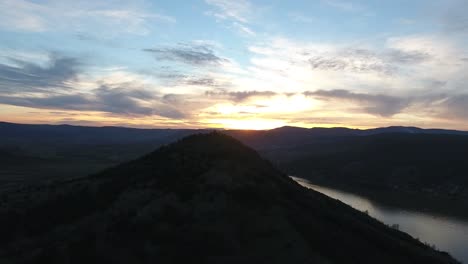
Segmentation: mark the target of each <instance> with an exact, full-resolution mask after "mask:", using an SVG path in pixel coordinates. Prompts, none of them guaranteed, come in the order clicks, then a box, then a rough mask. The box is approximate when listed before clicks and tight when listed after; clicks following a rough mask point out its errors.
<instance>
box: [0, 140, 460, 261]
mask: <svg viewBox="0 0 468 264" xmlns="http://www.w3.org/2000/svg"><path fill="white" fill-rule="evenodd" d="M0 208H1V209H0V221H1V223H0V230H1V233H2V236H1V238H0V245H1V248H2V250H1V251H0V260H2V261H4V262H5V261H6V262H7V263H8V262H9V261H12V262H14V263H154V262H159V263H187V262H193V261H197V262H200V263H220V262H221V263H457V262H456V261H455V260H453V259H452V258H451V257H450V256H448V254H445V253H440V252H437V251H435V250H434V249H432V248H431V247H429V246H427V245H424V244H423V243H421V242H419V241H417V240H415V239H413V238H411V237H410V236H409V235H407V234H405V233H402V232H400V231H398V230H395V229H392V228H390V227H387V226H386V225H384V224H382V223H380V222H378V221H377V220H375V219H372V218H371V217H369V216H368V215H366V214H365V213H362V212H359V211H356V210H354V209H352V208H351V207H349V206H347V205H345V204H343V203H341V202H339V201H337V200H333V199H331V198H328V197H326V196H325V195H322V194H320V193H317V192H315V191H312V190H308V189H305V188H303V187H301V186H300V185H298V184H297V183H295V182H294V181H293V180H291V179H290V178H289V177H288V176H287V175H286V174H284V173H282V172H280V171H279V170H277V169H276V168H275V167H274V166H272V164H271V163H270V162H268V161H266V160H264V159H263V158H261V156H260V155H259V154H257V153H256V152H255V151H254V150H252V149H250V148H249V147H247V146H245V145H243V144H241V143H240V142H239V141H237V140H235V139H233V138H232V137H230V136H227V135H224V134H221V133H219V132H212V133H205V134H199V135H192V136H189V137H186V138H184V139H182V140H180V141H178V142H176V143H173V144H170V145H168V146H163V147H161V148H159V149H158V150H156V151H154V152H151V153H150V154H147V155H145V156H143V157H141V158H138V159H135V160H133V161H130V162H126V163H123V164H120V165H117V166H115V167H112V168H109V169H106V170H104V171H102V172H100V173H97V174H94V175H92V176H89V177H82V178H80V179H75V180H67V181H62V182H56V183H53V184H49V185H43V186H37V187H35V188H30V189H27V190H22V191H20V192H16V193H15V194H12V195H10V196H9V197H7V198H6V200H4V201H3V202H2V204H1V207H0Z"/></svg>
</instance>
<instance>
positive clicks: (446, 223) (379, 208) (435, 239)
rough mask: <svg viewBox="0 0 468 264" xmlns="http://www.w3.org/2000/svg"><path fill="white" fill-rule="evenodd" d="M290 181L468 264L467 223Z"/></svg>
mask: <svg viewBox="0 0 468 264" xmlns="http://www.w3.org/2000/svg"><path fill="white" fill-rule="evenodd" d="M291 178H293V179H294V180H295V181H297V182H298V183H299V184H301V185H302V186H305V187H307V188H311V189H314V190H316V191H318V192H321V193H323V194H325V195H327V196H330V197H332V198H335V199H338V200H340V201H342V202H344V203H346V204H348V205H350V206H352V207H353V208H355V209H358V210H360V211H367V212H369V215H371V216H373V217H375V218H377V219H379V220H380V221H382V222H384V223H386V224H388V225H393V224H398V225H399V228H400V230H402V231H404V232H407V233H408V234H410V235H412V236H413V237H416V238H419V239H420V240H421V241H423V242H427V243H429V244H431V245H435V246H436V247H437V248H438V249H439V250H443V251H447V252H449V253H450V254H451V255H452V256H453V257H455V258H457V259H458V260H460V261H462V262H463V263H468V221H465V220H460V219H455V218H449V217H441V216H438V215H431V214H428V213H420V212H415V211H408V210H402V209H398V208H391V207H388V206H383V205H379V204H378V203H375V202H373V201H371V200H369V199H367V198H365V197H363V196H359V195H355V194H351V193H347V192H343V191H339V190H336V189H331V188H327V187H322V186H318V185H314V184H311V183H310V182H308V181H307V180H304V179H301V178H296V177H291Z"/></svg>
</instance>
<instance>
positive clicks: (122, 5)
mask: <svg viewBox="0 0 468 264" xmlns="http://www.w3.org/2000/svg"><path fill="white" fill-rule="evenodd" d="M140 3H142V4H141V5H138V4H135V3H129V2H126V1H121V0H116V1H112V3H108V4H106V3H101V2H96V1H91V0H84V1H71V0H60V1H59V0H48V1H40V2H36V1H34V2H33V1H25V0H14V1H13V0H5V1H0V17H1V18H2V19H1V20H0V28H1V29H3V30H8V31H27V32H45V31H65V32H85V33H86V34H88V35H89V34H92V35H96V36H99V37H103V36H114V35H116V34H117V33H129V34H140V35H141V34H147V33H148V32H149V31H150V27H151V23H154V21H159V22H163V23H174V22H175V21H176V20H175V19H174V18H173V17H170V16H167V15H163V14H156V13H150V12H148V11H147V8H146V7H147V4H145V3H144V2H140Z"/></svg>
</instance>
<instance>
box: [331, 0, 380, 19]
mask: <svg viewBox="0 0 468 264" xmlns="http://www.w3.org/2000/svg"><path fill="white" fill-rule="evenodd" d="M322 3H324V4H326V5H328V6H331V7H333V8H335V9H337V10H340V11H344V12H353V13H362V14H364V15H365V16H374V15H375V14H374V13H373V12H371V11H370V10H369V9H368V8H367V7H366V6H363V5H361V4H358V3H356V2H350V1H343V0H322Z"/></svg>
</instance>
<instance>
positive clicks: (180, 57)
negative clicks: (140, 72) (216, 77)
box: [143, 44, 229, 66]
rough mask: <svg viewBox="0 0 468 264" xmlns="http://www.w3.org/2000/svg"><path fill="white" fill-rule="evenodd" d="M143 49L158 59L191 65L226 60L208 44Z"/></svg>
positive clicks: (217, 64)
mask: <svg viewBox="0 0 468 264" xmlns="http://www.w3.org/2000/svg"><path fill="white" fill-rule="evenodd" d="M143 51H145V52H148V53H151V54H153V55H154V56H155V58H156V59H158V60H165V61H174V62H181V63H185V64H189V65H193V66H219V65H221V64H222V63H225V62H228V61H229V60H227V59H225V58H221V57H218V56H217V55H215V53H214V51H213V49H212V48H211V47H210V46H209V45H190V44H183V45H178V46H176V47H169V48H152V49H144V50H143Z"/></svg>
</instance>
